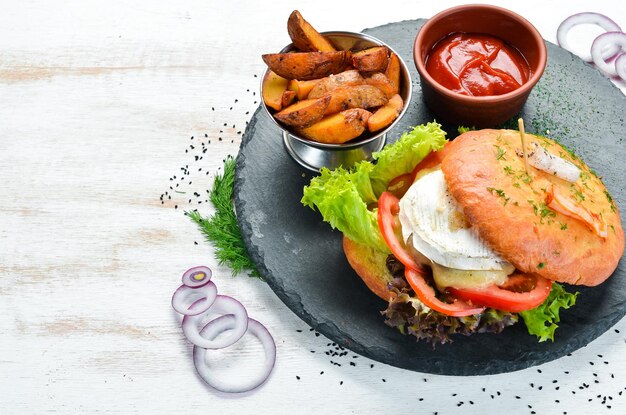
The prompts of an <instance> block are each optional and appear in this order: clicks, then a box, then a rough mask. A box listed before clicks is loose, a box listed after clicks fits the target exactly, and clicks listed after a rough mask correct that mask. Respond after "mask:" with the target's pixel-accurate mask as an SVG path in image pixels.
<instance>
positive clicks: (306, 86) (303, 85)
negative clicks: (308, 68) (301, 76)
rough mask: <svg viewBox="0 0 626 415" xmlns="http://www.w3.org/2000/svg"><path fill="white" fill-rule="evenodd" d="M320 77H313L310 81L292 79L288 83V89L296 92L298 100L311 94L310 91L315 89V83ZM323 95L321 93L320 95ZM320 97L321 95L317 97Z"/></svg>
mask: <svg viewBox="0 0 626 415" xmlns="http://www.w3.org/2000/svg"><path fill="white" fill-rule="evenodd" d="M319 81H320V80H319V79H311V80H310V81H299V80H297V79H291V80H290V81H289V84H287V89H289V90H290V91H293V92H295V93H296V95H297V97H298V100H300V101H301V100H303V99H306V98H307V96H308V95H309V92H311V90H312V89H313V87H314V86H315V84H317V83H318V82H319ZM320 97H321V95H320ZM315 98H319V97H315Z"/></svg>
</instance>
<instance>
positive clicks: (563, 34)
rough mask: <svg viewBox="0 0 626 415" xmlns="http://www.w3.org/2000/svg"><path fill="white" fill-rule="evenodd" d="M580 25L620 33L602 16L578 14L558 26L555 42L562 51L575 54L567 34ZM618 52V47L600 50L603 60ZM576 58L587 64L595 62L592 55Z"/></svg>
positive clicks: (615, 25) (614, 24)
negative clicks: (589, 25)
mask: <svg viewBox="0 0 626 415" xmlns="http://www.w3.org/2000/svg"><path fill="white" fill-rule="evenodd" d="M581 24H594V25H597V26H600V27H601V28H603V29H604V30H606V31H607V32H621V31H622V29H621V28H620V27H619V25H618V24H617V23H615V22H614V21H613V20H611V19H610V18H608V17H607V16H605V15H603V14H600V13H592V12H586V13H578V14H574V15H572V16H570V17H568V18H567V19H565V20H563V22H562V23H561V24H560V25H559V28H558V29H557V31H556V40H557V42H558V44H559V46H561V47H562V48H563V49H567V50H569V51H570V52H572V53H576V52H574V51H573V50H572V48H571V46H570V45H569V42H568V41H567V34H568V33H569V31H570V30H571V29H572V28H573V27H574V26H578V25H581ZM619 51H620V47H619V46H614V45H613V46H610V47H609V48H608V49H606V50H602V57H603V59H611V58H612V57H614V56H615V55H617V53H618V52H619ZM578 56H580V58H581V59H583V60H585V61H587V62H591V61H595V60H594V59H593V58H592V55H589V54H581V55H578Z"/></svg>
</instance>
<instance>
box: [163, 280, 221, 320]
mask: <svg viewBox="0 0 626 415" xmlns="http://www.w3.org/2000/svg"><path fill="white" fill-rule="evenodd" d="M216 297H217V287H216V286H215V284H213V282H211V281H207V282H206V283H205V284H204V285H201V286H199V287H190V286H188V285H184V284H183V285H181V286H180V287H178V289H177V290H176V291H174V295H173V296H172V307H173V308H174V310H176V311H177V312H178V313H180V314H182V315H185V316H195V315H198V314H200V313H204V312H205V311H207V310H208V309H209V308H210V307H211V306H212V305H213V302H214V301H215V298H216Z"/></svg>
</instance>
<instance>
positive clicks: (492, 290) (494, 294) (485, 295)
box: [447, 274, 552, 313]
mask: <svg viewBox="0 0 626 415" xmlns="http://www.w3.org/2000/svg"><path fill="white" fill-rule="evenodd" d="M551 289H552V281H550V280H548V279H546V278H543V277H540V276H537V275H532V274H513V275H511V276H510V277H509V280H508V281H507V282H506V283H505V284H503V285H502V286H500V287H499V286H497V285H491V286H489V287H487V288H482V289H467V288H453V287H449V288H447V290H448V291H449V292H450V294H452V295H453V296H454V297H456V298H460V299H461V300H465V301H471V302H472V303H473V304H478V305H482V306H485V307H491V308H495V309H496V310H503V311H510V312H513V313H517V312H520V311H524V310H530V309H533V308H535V307H537V306H539V305H540V304H541V303H543V302H544V301H545V300H546V298H548V295H549V294H550V290H551Z"/></svg>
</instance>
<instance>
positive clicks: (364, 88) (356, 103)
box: [325, 85, 389, 115]
mask: <svg viewBox="0 0 626 415" xmlns="http://www.w3.org/2000/svg"><path fill="white" fill-rule="evenodd" d="M327 96H330V103H329V104H328V107H327V108H326V111H325V115H328V114H334V113H336V112H340V111H345V110H347V109H350V108H364V109H367V108H372V107H380V106H383V105H385V104H386V103H387V101H389V100H388V99H387V97H386V96H385V94H384V93H383V91H381V90H380V89H378V88H376V87H374V86H371V85H354V86H344V87H341V88H337V89H334V90H333V91H331V92H329V94H328V95H327Z"/></svg>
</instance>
